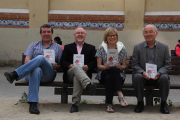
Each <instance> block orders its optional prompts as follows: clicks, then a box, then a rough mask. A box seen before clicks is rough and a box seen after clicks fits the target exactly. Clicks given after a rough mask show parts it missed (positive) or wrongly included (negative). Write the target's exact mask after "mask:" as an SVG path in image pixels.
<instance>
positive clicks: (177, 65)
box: [22, 50, 180, 75]
mask: <svg viewBox="0 0 180 120" xmlns="http://www.w3.org/2000/svg"><path fill="white" fill-rule="evenodd" d="M172 51H173V50H171V52H172ZM24 61H25V55H23V54H22V65H23V64H24ZM126 63H127V64H126V66H127V69H126V70H125V73H126V74H132V72H133V69H132V56H130V57H128V58H127V62H126ZM171 65H172V67H171V69H170V71H169V72H168V74H169V75H180V56H171ZM57 71H58V72H62V71H63V69H62V68H61V69H57ZM93 73H97V71H96V70H94V71H93Z"/></svg>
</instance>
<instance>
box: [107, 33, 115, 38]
mask: <svg viewBox="0 0 180 120" xmlns="http://www.w3.org/2000/svg"><path fill="white" fill-rule="evenodd" d="M107 37H108V38H112V37H117V35H116V34H115V35H107Z"/></svg>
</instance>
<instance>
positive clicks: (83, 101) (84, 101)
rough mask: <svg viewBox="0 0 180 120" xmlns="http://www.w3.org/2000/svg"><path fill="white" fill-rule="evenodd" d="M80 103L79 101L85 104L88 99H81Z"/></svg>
mask: <svg viewBox="0 0 180 120" xmlns="http://www.w3.org/2000/svg"><path fill="white" fill-rule="evenodd" d="M80 103H81V104H87V103H88V101H87V100H86V99H83V100H82V101H81V102H80Z"/></svg>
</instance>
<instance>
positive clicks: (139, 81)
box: [132, 73, 170, 101]
mask: <svg viewBox="0 0 180 120" xmlns="http://www.w3.org/2000/svg"><path fill="white" fill-rule="evenodd" d="M132 80H133V86H134V91H135V94H136V97H137V99H138V101H143V90H144V86H148V85H149V86H150V85H157V86H159V91H160V96H161V101H166V100H167V97H168V94H169V87H170V81H169V76H168V75H167V74H162V75H161V76H160V77H159V79H158V80H152V79H150V80H146V79H144V78H143V76H142V74H140V73H139V74H133V78H132Z"/></svg>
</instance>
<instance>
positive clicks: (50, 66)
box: [4, 24, 63, 114]
mask: <svg viewBox="0 0 180 120" xmlns="http://www.w3.org/2000/svg"><path fill="white" fill-rule="evenodd" d="M40 34H41V38H42V40H40V41H38V42H33V43H31V44H30V45H29V47H28V49H27V50H26V52H25V53H24V55H26V58H25V62H24V63H25V64H24V65H22V66H20V67H19V68H17V69H15V70H14V71H13V72H10V73H8V72H5V73H4V75H5V77H6V79H7V81H9V82H10V83H13V81H14V80H16V81H18V80H20V79H22V78H24V77H25V80H26V81H29V92H28V103H29V104H30V107H29V112H30V113H32V114H39V113H40V111H39V110H38V108H37V103H38V102H39V98H38V93H39V85H40V82H53V81H54V79H55V77H56V69H57V68H59V67H60V59H61V55H62V51H63V49H62V47H61V46H60V45H58V44H56V43H54V42H53V40H52V35H53V28H52V27H51V26H50V25H48V24H44V25H42V26H41V27H40ZM44 49H50V50H54V53H55V63H50V62H48V60H47V59H46V58H45V57H44V52H43V50H44Z"/></svg>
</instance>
